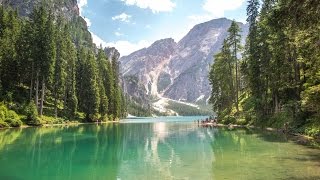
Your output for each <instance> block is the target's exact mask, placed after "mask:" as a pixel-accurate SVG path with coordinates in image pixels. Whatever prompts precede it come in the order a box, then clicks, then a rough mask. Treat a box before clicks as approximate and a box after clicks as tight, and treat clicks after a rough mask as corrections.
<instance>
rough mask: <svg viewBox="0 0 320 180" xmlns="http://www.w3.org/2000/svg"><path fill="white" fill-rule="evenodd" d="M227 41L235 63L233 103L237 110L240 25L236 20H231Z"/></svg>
mask: <svg viewBox="0 0 320 180" xmlns="http://www.w3.org/2000/svg"><path fill="white" fill-rule="evenodd" d="M228 32H229V36H228V38H227V39H228V43H229V46H230V48H231V53H232V58H233V62H234V63H235V83H234V85H235V105H236V109H237V112H239V90H240V78H239V65H238V64H239V63H238V57H237V56H238V53H239V51H240V49H241V44H240V43H241V35H240V27H239V25H238V24H237V23H236V21H232V23H231V26H230V28H229V29H228Z"/></svg>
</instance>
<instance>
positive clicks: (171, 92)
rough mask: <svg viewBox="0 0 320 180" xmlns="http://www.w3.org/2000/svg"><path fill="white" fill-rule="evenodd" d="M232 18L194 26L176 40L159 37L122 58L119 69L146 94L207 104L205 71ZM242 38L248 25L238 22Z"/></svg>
mask: <svg viewBox="0 0 320 180" xmlns="http://www.w3.org/2000/svg"><path fill="white" fill-rule="evenodd" d="M231 22H232V21H231V20H229V19H226V18H220V19H214V20H211V21H208V22H204V23H201V24H198V25H196V26H194V27H193V28H192V29H191V30H190V31H189V33H188V34H187V35H186V36H185V37H183V38H182V39H181V40H180V41H179V42H178V43H176V42H174V40H173V39H171V38H169V39H162V40H158V41H156V42H154V43H153V44H152V45H151V46H150V47H148V48H144V49H142V50H139V51H136V52H134V53H132V54H131V55H129V56H126V57H122V58H121V59H120V62H121V72H122V73H123V74H124V75H125V76H134V77H135V78H136V79H137V80H138V82H139V84H140V85H141V84H142V85H144V86H143V87H144V91H145V94H147V95H152V96H155V97H160V98H167V99H172V100H175V101H179V102H188V103H197V104H206V103H207V101H208V99H209V96H210V85H209V81H208V74H209V68H210V65H211V64H212V63H213V61H214V59H213V56H214V54H216V53H217V52H218V51H219V49H220V48H221V46H222V43H223V40H224V39H225V38H226V37H227V35H228V28H229V27H230V25H231ZM239 26H240V28H241V29H242V37H243V41H244V39H245V38H246V36H247V33H248V26H246V25H244V24H242V23H239Z"/></svg>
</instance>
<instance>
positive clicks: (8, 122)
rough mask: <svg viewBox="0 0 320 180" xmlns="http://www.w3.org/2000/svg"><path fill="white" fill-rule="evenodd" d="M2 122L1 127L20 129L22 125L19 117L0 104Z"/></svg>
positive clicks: (0, 120) (0, 119)
mask: <svg viewBox="0 0 320 180" xmlns="http://www.w3.org/2000/svg"><path fill="white" fill-rule="evenodd" d="M0 122H1V123H0V127H8V126H11V127H20V126H21V125H22V121H21V120H20V117H19V115H18V114H17V113H16V112H14V111H12V110H9V109H8V108H7V107H6V106H5V105H4V104H3V103H1V104H0Z"/></svg>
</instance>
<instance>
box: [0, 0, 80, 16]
mask: <svg viewBox="0 0 320 180" xmlns="http://www.w3.org/2000/svg"><path fill="white" fill-rule="evenodd" d="M0 3H1V4H3V5H4V6H10V7H12V8H13V9H17V10H18V13H19V15H20V16H29V15H30V14H31V12H32V11H33V9H34V8H35V7H36V6H39V5H41V4H42V3H43V1H42V0H31V1H30V0H0ZM46 5H48V6H49V7H50V9H51V10H54V11H53V13H54V14H55V15H57V16H58V15H63V16H64V17H65V18H66V19H68V20H71V19H72V18H73V17H74V16H79V8H78V4H77V0H59V1H57V0H47V1H46Z"/></svg>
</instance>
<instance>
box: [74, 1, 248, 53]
mask: <svg viewBox="0 0 320 180" xmlns="http://www.w3.org/2000/svg"><path fill="white" fill-rule="evenodd" d="M78 5H79V8H80V14H81V16H82V17H84V18H85V19H86V21H87V24H88V26H89V29H90V31H91V33H92V36H93V39H94V42H95V43H96V44H98V45H100V44H102V46H112V47H116V48H117V49H118V50H119V51H120V53H121V55H122V56H124V55H128V54H130V53H132V52H134V51H136V50H138V49H141V48H143V47H147V46H149V45H151V44H152V43H153V42H154V41H156V40H159V39H163V38H169V37H171V38H173V39H175V41H176V42H178V41H179V40H180V39H181V38H182V37H183V36H184V35H186V34H187V33H188V31H189V30H190V29H191V28H192V27H193V26H194V25H196V24H199V23H202V22H206V21H209V20H212V19H215V18H220V17H227V18H229V19H235V20H237V21H240V22H245V19H246V6H247V0H78Z"/></svg>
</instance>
